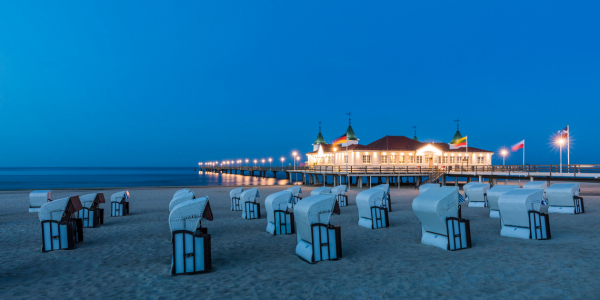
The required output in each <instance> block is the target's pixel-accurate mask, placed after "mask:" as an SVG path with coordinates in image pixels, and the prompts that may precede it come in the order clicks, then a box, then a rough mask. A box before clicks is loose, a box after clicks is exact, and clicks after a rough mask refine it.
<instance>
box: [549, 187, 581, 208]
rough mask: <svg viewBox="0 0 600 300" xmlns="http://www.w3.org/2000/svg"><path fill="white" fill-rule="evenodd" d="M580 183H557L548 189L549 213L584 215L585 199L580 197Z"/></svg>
mask: <svg viewBox="0 0 600 300" xmlns="http://www.w3.org/2000/svg"><path fill="white" fill-rule="evenodd" d="M579 191H580V189H579V183H555V184H553V185H551V186H550V187H549V188H548V189H546V196H547V197H548V213H564V214H582V213H584V212H585V210H584V208H583V198H581V197H579Z"/></svg>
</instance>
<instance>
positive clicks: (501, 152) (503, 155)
mask: <svg viewBox="0 0 600 300" xmlns="http://www.w3.org/2000/svg"><path fill="white" fill-rule="evenodd" d="M500 155H502V165H503V166H504V161H505V160H506V155H508V151H506V149H502V151H500Z"/></svg>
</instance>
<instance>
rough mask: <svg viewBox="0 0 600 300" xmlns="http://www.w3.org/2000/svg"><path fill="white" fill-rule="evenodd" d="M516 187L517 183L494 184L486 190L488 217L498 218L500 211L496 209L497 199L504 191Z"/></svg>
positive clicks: (506, 191)
mask: <svg viewBox="0 0 600 300" xmlns="http://www.w3.org/2000/svg"><path fill="white" fill-rule="evenodd" d="M516 188H519V186H518V185H495V186H494V187H493V188H491V189H490V190H489V191H488V192H487V201H488V205H489V206H490V218H496V219H497V218H500V211H499V209H498V199H500V196H501V195H502V194H504V193H508V192H510V191H512V190H514V189H516Z"/></svg>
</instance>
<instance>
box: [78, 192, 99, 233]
mask: <svg viewBox="0 0 600 300" xmlns="http://www.w3.org/2000/svg"><path fill="white" fill-rule="evenodd" d="M79 201H81V207H82V208H81V210H79V211H78V212H77V218H79V219H81V221H82V222H83V227H84V228H95V227H99V226H100V225H102V224H104V209H102V208H100V203H105V202H106V201H104V194H103V193H94V194H87V195H83V196H80V197H79Z"/></svg>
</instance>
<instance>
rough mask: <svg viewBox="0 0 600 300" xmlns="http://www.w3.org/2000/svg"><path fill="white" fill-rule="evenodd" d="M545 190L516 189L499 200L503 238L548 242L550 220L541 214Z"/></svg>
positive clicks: (546, 215)
mask: <svg viewBox="0 0 600 300" xmlns="http://www.w3.org/2000/svg"><path fill="white" fill-rule="evenodd" d="M543 193H544V192H543V190H541V189H514V190H512V191H509V192H506V193H504V194H502V195H501V196H500V198H499V199H498V208H499V210H500V224H501V226H502V229H501V230H500V235H501V236H506V237H516V238H521V239H534V240H548V239H550V238H551V234H550V219H549V218H548V214H545V213H541V212H540V204H541V201H542V194H543Z"/></svg>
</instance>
